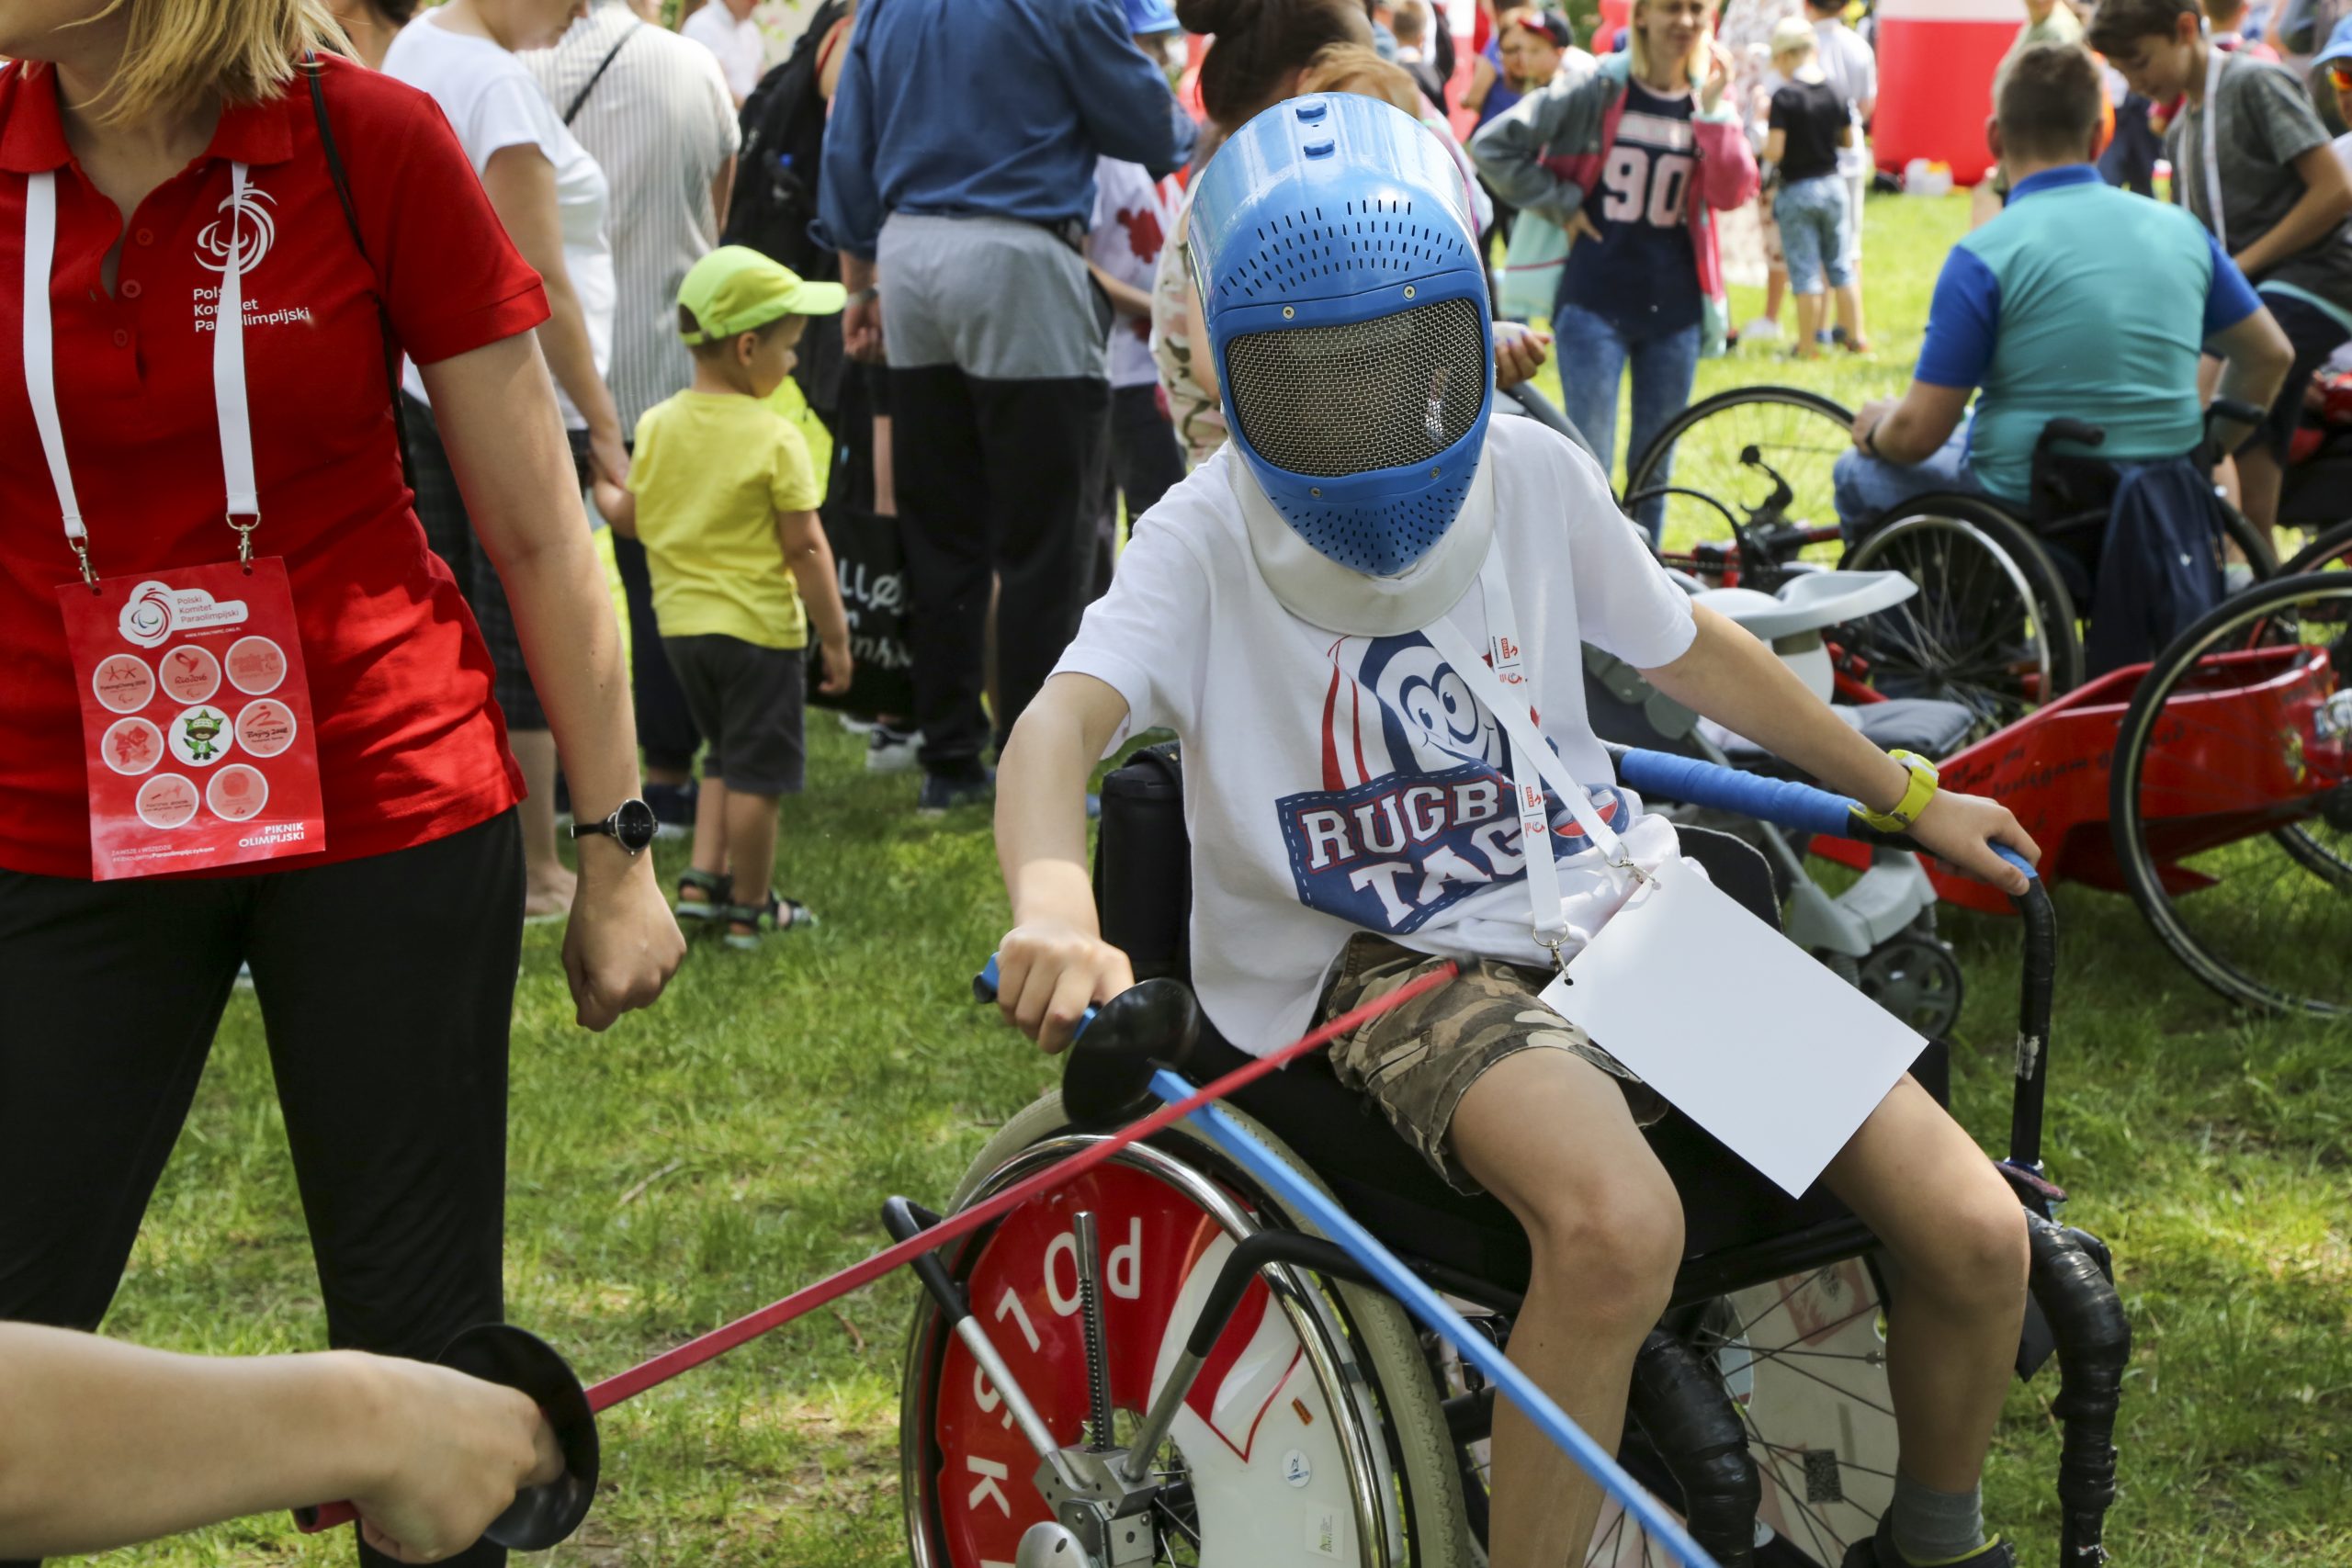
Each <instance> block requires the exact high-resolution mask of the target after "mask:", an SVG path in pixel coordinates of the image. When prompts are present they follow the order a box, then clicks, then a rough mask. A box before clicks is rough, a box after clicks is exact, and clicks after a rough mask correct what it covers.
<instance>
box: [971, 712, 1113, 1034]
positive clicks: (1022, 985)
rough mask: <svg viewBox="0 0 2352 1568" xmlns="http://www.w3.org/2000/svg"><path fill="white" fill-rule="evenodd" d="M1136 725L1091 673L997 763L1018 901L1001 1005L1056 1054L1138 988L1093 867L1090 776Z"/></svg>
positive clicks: (1008, 876) (1001, 815)
mask: <svg viewBox="0 0 2352 1568" xmlns="http://www.w3.org/2000/svg"><path fill="white" fill-rule="evenodd" d="M1126 717H1127V704H1126V699H1125V698H1124V697H1122V696H1120V695H1119V694H1118V692H1117V691H1116V690H1115V689H1114V688H1113V687H1111V686H1110V685H1108V684H1107V683H1105V682H1102V681H1098V680H1096V679H1095V678H1094V677H1093V676H1091V675H1076V674H1064V675H1056V676H1055V677H1053V678H1052V679H1051V680H1049V681H1047V682H1046V683H1045V685H1044V687H1042V688H1041V689H1040V690H1039V691H1038V693H1037V695H1036V697H1035V699H1034V700H1033V701H1032V702H1031V703H1030V704H1029V705H1028V706H1027V707H1026V708H1024V709H1023V710H1022V713H1021V719H1020V722H1019V723H1017V724H1015V725H1014V726H1013V727H1012V736H1011V738H1010V739H1007V740H1006V742H1005V747H1004V756H1003V757H1002V759H1001V761H999V762H998V764H997V781H996V786H997V787H996V852H997V862H998V863H999V864H1000V865H1001V866H1002V867H1003V870H1004V889H1005V892H1006V893H1007V894H1008V895H1010V896H1011V898H1012V931H1008V932H1007V933H1005V938H1004V941H1003V942H1001V943H1000V944H999V946H998V948H997V976H998V990H997V1000H998V1006H1000V1007H1001V1008H1002V1009H1003V1010H1004V1016H1005V1018H1006V1020H1007V1021H1010V1022H1011V1023H1012V1024H1013V1026H1014V1027H1016V1028H1018V1029H1019V1030H1020V1031H1021V1032H1023V1034H1026V1035H1028V1036H1029V1037H1030V1038H1031V1039H1033V1040H1035V1041H1036V1042H1037V1043H1038V1044H1039V1045H1041V1046H1043V1047H1044V1048H1045V1049H1046V1050H1047V1051H1058V1050H1060V1049H1061V1048H1062V1047H1063V1046H1065V1045H1067V1044H1069V1041H1070V1035H1071V1033H1072V1032H1073V1031H1074V1030H1075V1029H1076V1028H1077V1025H1078V1021H1079V1019H1080V1017H1082V1016H1083V1015H1084V1014H1085V1011H1086V1007H1087V1004H1088V1003H1089V1002H1096V1001H1107V1000H1108V999H1110V998H1113V997H1114V996H1117V995H1118V994H1119V993H1120V992H1121V991H1124V990H1125V989H1126V988H1127V987H1129V986H1132V985H1134V984H1135V973H1134V971H1133V970H1132V969H1130V968H1129V967H1128V965H1127V955H1126V954H1125V953H1122V952H1120V951H1119V950H1118V949H1117V948H1115V947H1113V946H1111V945H1110V944H1109V943H1107V942H1104V941H1103V928H1102V925H1101V923H1100V922H1099V921H1097V920H1096V919H1095V915H1094V884H1093V878H1092V876H1091V874H1089V872H1088V870H1087V861H1086V779H1087V775H1088V774H1089V773H1092V772H1093V771H1094V764H1095V762H1096V761H1099V760H1100V759H1101V757H1102V755H1103V748H1104V747H1106V746H1108V745H1109V744H1110V743H1111V738H1112V737H1113V736H1114V735H1116V734H1117V733H1118V731H1119V726H1120V725H1121V724H1122V723H1124V722H1125V719H1126Z"/></svg>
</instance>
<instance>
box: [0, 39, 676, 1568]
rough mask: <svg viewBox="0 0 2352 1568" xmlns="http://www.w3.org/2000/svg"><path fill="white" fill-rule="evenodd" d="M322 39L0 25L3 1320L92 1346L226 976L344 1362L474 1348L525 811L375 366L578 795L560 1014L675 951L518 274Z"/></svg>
mask: <svg viewBox="0 0 2352 1568" xmlns="http://www.w3.org/2000/svg"><path fill="white" fill-rule="evenodd" d="M338 37H339V35H337V34H336V32H335V30H334V24H333V22H332V20H331V19H330V17H329V14H328V12H327V10H326V8H325V5H324V0H122V3H118V4H112V5H109V4H108V3H107V0H47V3H46V4H43V5H40V6H7V7H0V54H5V55H6V56H9V57H12V58H13V59H15V60H16V61H17V62H18V63H15V64H11V65H9V66H7V67H6V68H5V69H0V997H5V998H7V1000H6V1009H5V1010H0V1318H7V1317H13V1318H23V1319H27V1320H30V1321H35V1322H44V1323H51V1324H57V1325H91V1324H95V1323H96V1321H97V1319H98V1318H99V1316H100V1314H102V1313H103V1312H104V1310H105V1308H106V1305H107V1301H108V1299H109V1298H110V1296H111V1295H112V1293H113V1292H114V1289H115V1286H116V1283H117V1281H118V1280H119V1276H120V1273H121V1270H122V1268H123V1265H124V1262H125V1260H126V1258H128V1256H129V1252H130V1246H131V1242H132V1239H133V1237H134V1235H135V1234H136V1233H137V1230H138V1227H139V1223H140V1219H141V1212H142V1210H143V1208H144V1206H145V1203H146V1201H147V1198H148V1195H149V1193H150V1191H151V1190H152V1189H153V1184H154V1181H155V1179H156V1177H157V1175H158V1173H159V1172H160V1171H161V1169H162V1168H163V1165H164V1158H165V1156H167V1155H168V1153H169V1152H170V1149H171V1146H172V1143H173V1140H174V1139H175V1136H176V1135H177V1134H178V1132H179V1128H180V1124H181V1122H182V1120H183V1119H184V1117H185V1115H186V1112H187V1107H188V1103H189V1100H190V1098H191V1096H192V1095H193V1093H194V1091H195V1088H196V1084H197V1079H198V1074H199V1072H200V1070H201V1068H202V1066H203V1062H204V1058H205V1055H206V1052H207V1049H208V1048H209V1044H210V1042H211V1039H212V1035H213V1032H214V1028H215V1025H216V1024H217V1022H218V1021H219V1019H220V1012H221V1010H222V1008H223V1006H224V1005H225V1003H226V1001H227V998H228V996H229V993H230V988H231V986H232V982H233V980H234V977H235V976H236V972H237V968H238V965H239V964H240V963H241V962H243V963H248V964H250V965H251V968H252V971H253V976H254V985H255V987H256V989H257V991H258V993H259V999H260V1002H261V1007H262V1014H263V1019H264V1021H265V1023H266V1028H267V1032H268V1037H269V1046H270V1052H271V1057H272V1062H273V1065H274V1068H275V1071H276V1075H277V1088H278V1096H279V1100H280V1102H281V1104H282V1106H283V1108H284V1111H285V1119H286V1124H287V1134H288V1141H289V1142H290V1144H291V1145H292V1150H293V1155H294V1164H295V1172H296V1176H297V1179H298V1180H299V1182H300V1188H301V1194H302V1202H303V1209H304V1213H305V1215H306V1216H307V1218H308V1221H309V1224H310V1229H311V1238H312V1244H313V1247H314V1250H315V1253H316V1256H317V1262H318V1269H319V1276H320V1281H321V1285H322V1294H323V1297H324V1302H325V1305H326V1312H327V1321H328V1330H329V1337H330V1338H331V1339H332V1340H333V1341H334V1343H335V1344H337V1345H344V1346H354V1347H357V1348H366V1349H372V1350H379V1351H389V1352H393V1353H398V1354H407V1355H419V1356H424V1357H430V1356H432V1355H434V1354H435V1352H437V1351H438V1350H439V1349H440V1348H441V1346H442V1344H443V1342H444V1341H445V1340H446V1339H447V1337H449V1336H450V1335H451V1334H452V1333H454V1332H455V1331H457V1330H458V1329H460V1328H463V1327H465V1326H467V1325H470V1324H473V1323H475V1322H478V1321H481V1320H484V1319H492V1318H496V1317H498V1316H499V1315H500V1301H501V1291H500V1251H501V1247H500V1232H501V1203H502V1197H503V1183H504V1169H503V1166H504V1148H505V1094H506V1050H507V1027H508V1021H509V1017H510V1014H511V1010H512V1005H513V993H514V987H515V972H516V967H517V964H518V957H519V955H518V951H517V950H518V942H519V937H518V932H519V930H520V927H521V916H522V897H523V879H522V867H521V860H520V854H519V850H518V840H517V833H516V827H515V801H516V798H517V794H518V785H519V781H518V778H517V774H516V772H515V764H514V761H513V759H512V758H511V757H510V755H509V754H508V751H507V748H506V744H505V738H504V732H503V724H502V721H501V718H500V716H499V712H498V709H497V706H496V705H495V704H494V703H493V701H492V697H491V679H492V671H491V662H490V659H489V657H488V655H487V653H486V652H485V651H484V649H483V648H482V645H481V639H480V637H479V636H478V635H477V633H476V631H475V629H474V626H473V622H472V620H471V618H470V616H469V615H468V613H467V610H466V607H465V601H464V599H463V597H462V596H461V595H460V594H459V592H458V587H457V585H456V583H454V582H453V581H451V580H450V577H449V575H448V572H447V570H446V569H444V568H443V567H442V566H441V565H440V564H439V563H438V562H437V561H436V560H435V559H434V558H433V557H432V556H431V555H430V554H429V553H428V551H427V550H426V548H425V544H424V535H423V532H422V531H421V530H420V528H419V527H418V525H417V522H416V519H415V517H414V515H413V513H411V511H410V508H409V493H408V491H407V490H406V488H405V486H404V485H403V483H402V478H401V453H400V449H399V444H398V441H397V437H396V432H395V422H394V415H393V403H392V401H391V397H390V388H389V385H388V377H387V369H388V359H387V343H386V337H385V333H386V331H387V330H389V333H390V339H391V344H390V348H391V351H392V353H394V354H397V353H399V352H402V351H404V352H405V353H407V354H408V355H410V356H412V357H413V359H415V360H416V361H417V362H418V363H420V364H422V365H423V366H424V379H425V381H426V383H427V384H428V386H429V387H430V388H431V389H432V393H433V400H434V402H435V406H436V407H438V408H443V409H446V410H448V411H450V412H451V414H452V416H453V417H450V418H448V419H447V420H446V422H445V424H446V431H445V438H446V439H447V442H448V445H449V456H450V458H451V460H452V463H453V464H454V466H455V468H456V470H457V472H458V477H459V479H461V481H462V483H463V486H464V489H465V492H466V497H467V502H468V505H469V511H470V512H471V513H472V516H473V520H474V524H475V526H476V528H477V530H478V531H479V534H480V536H481V540H482V542H483V544H484V545H485V546H486V547H488V549H489V550H490V552H491V553H492V556H493V557H494V558H496V561H497V564H498V568H499V571H500V574H501V575H502V576H503V578H504V580H505V581H506V582H507V584H508V587H509V590H510V597H511V599H512V602H513V605H514V611H515V621H516V623H517V626H518V628H519V630H520V633H521V639H522V643H523V646H524V649H525V650H526V653H527V654H528V655H529V657H530V663H531V666H532V671H533V674H534V676H535V677H536V679H537V684H538V689H539V692H540V694H541V695H542V697H543V698H544V700H545V703H546V706H547V710H548V718H549V721H550V725H551V727H552V728H553V730H554V732H555V735H556V737H557V739H558V741H559V742H560V745H561V748H562V750H563V756H564V761H565V766H566V771H567V773H569V775H570V777H571V782H572V798H573V801H574V803H575V806H576V808H577V813H578V817H579V820H580V821H581V823H582V830H583V832H584V833H585V834H586V835H587V836H585V837H583V838H582V840H581V843H580V857H579V858H580V887H579V895H578V901H577V903H576V904H575V906H574V909H573V914H572V918H571V923H570V927H569V930H568V931H567V933H566V937H565V942H564V963H565V968H566V971H567V973H568V975H569V976H570V979H571V988H572V994H573V997H574V998H575V1000H576V1003H577V1008H578V1015H579V1018H580V1021H581V1022H582V1023H583V1024H585V1025H587V1026H588V1027H590V1028H595V1029H601V1028H603V1027H605V1025H607V1024H609V1023H610V1022H611V1021H613V1019H614V1018H616V1016H617V1015H618V1014H619V1013H621V1012H622V1011H625V1010H628V1009H630V1008H634V1007H642V1006H645V1005H647V1004H648V1003H650V1001H651V1000H652V999H653V998H654V997H655V996H657V995H658V994H659V993H660V991H661V988H662V985H663V983H664V982H665V981H666V979H667V977H668V976H669V975H670V973H671V971H672V970H673V968H674V967H675V965H676V964H677V961H678V958H679V956H680V954H681V953H682V952H683V944H682V942H680V940H679V937H678V933H677V929H676V927H675V925H674V924H673V922H672V920H671V919H670V916H669V913H668V911H667V909H666V908H665V907H664V904H663V900H662V897H661V893H660V889H659V888H658V887H657V886H656V885H655V883H654V880H653V876H652V868H651V865H650V857H646V856H643V855H641V854H639V853H638V852H636V850H635V849H632V847H631V846H632V845H633V844H634V845H636V846H637V848H639V849H641V847H642V844H641V837H642V835H641V834H640V831H639V829H645V830H646V831H648V832H650V814H647V813H644V812H643V811H642V807H641V803H638V802H636V801H635V798H634V797H635V796H636V795H637V792H638V779H637V766H636V756H637V747H636V740H635V737H634V735H633V733H632V728H631V723H630V717H629V707H628V685H627V682H626V680H625V678H624V676H623V673H622V669H621V664H620V660H619V655H618V649H617V646H616V627H615V626H614V622H613V617H612V613H611V610H610V608H609V604H608V602H607V600H606V598H605V588H604V583H603V580H602V577H601V574H600V572H599V570H598V569H597V567H596V564H595V561H594V557H593V555H592V554H591V552H590V548H589V545H588V537H589V536H588V531H587V529H586V527H585V525H584V524H583V521H582V514H581V511H580V502H579V499H578V494H577V491H575V490H574V488H573V485H572V473H571V457H570V454H569V451H568V449H567V446H566V444H565V441H564V435H563V430H562V425H561V423H560V420H559V419H558V417H557V414H556V409H555V401H554V396H553V393H552V391H551V389H550V387H549V384H548V372H547V370H546V368H545V367H544V365H543V364H542V362H541V361H540V359H539V357H538V355H537V349H536V347H535V346H534V344H533V340H532V336H531V330H532V328H533V327H534V326H536V325H537V323H538V322H539V321H542V320H543V319H544V318H545V317H546V314H547V305H546V301H545V298H544V296H543V294H542V293H541V290H540V288H539V284H538V279H537V276H535V275H534V274H533V273H532V272H531V271H530V269H529V268H527V267H526V266H525V265H523V264H522V262H521V261H520V260H519V259H518V258H517V256H516V255H515V251H514V248H513V247H512V246H511V245H510V244H509V243H508V242H507V239H506V236H505V233H504V231H503V229H502V228H501V226H500V224H499V221H498V219H497V217H496V216H495V215H494V214H493V213H492V210H491V208H490V204H489V202H488V200H487V199H486V198H485V197H484V196H483V195H482V190H481V185H480V183H479V182H478V181H477V180H476V178H475V176H474V175H473V172H472V170H471V168H470V167H469V165H468V164H467V161H466V158H465V155H464V153H463V152H461V151H460V150H459V148H458V142H457V140H456V138H455V137H454V136H453V135H452V134H451V132H450V130H449V128H448V126H447V123H446V121H444V120H443V118H442V117H441V115H440V113H439V111H438V110H436V109H435V107H434V106H433V104H432V102H431V101H430V100H429V99H427V98H425V97H424V96H422V95H421V94H418V93H417V92H415V91H413V89H411V88H408V87H405V86H403V85H401V84H399V83H397V82H394V81H391V80H389V79H387V78H384V77H381V76H377V75H374V74H371V73H368V72H367V71H365V70H363V69H361V68H360V67H358V66H356V65H353V64H349V63H347V62H344V61H342V60H341V59H337V58H323V59H321V60H320V61H319V65H318V69H317V71H316V73H315V75H314V76H313V75H312V74H311V73H306V72H304V71H303V70H302V69H301V65H302V62H304V61H305V59H306V58H308V57H310V56H311V53H312V51H316V50H319V49H321V48H322V47H323V46H324V45H326V44H327V43H328V42H329V40H331V39H337V38H338ZM322 130H325V131H327V132H331V136H330V135H322ZM337 164H339V165H340V175H338V173H337V168H336V165H337ZM346 200H347V202H348V206H347V207H346V205H345V204H346ZM606 814H610V815H609V816H607V815H606ZM600 829H601V831H600ZM367 1556H368V1554H367V1553H364V1552H363V1557H367ZM496 1560H497V1554H496V1553H495V1552H494V1551H493V1552H490V1553H486V1554H482V1555H480V1556H476V1555H471V1554H469V1555H468V1556H467V1557H465V1558H463V1559H461V1561H464V1562H494V1561H496Z"/></svg>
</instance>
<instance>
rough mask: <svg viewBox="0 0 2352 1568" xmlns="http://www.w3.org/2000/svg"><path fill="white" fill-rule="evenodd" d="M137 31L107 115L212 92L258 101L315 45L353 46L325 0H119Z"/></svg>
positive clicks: (116, 4) (171, 105) (289, 76)
mask: <svg viewBox="0 0 2352 1568" xmlns="http://www.w3.org/2000/svg"><path fill="white" fill-rule="evenodd" d="M118 12H119V13H123V14H125V15H127V16H128V17H129V19H130V36H129V38H128V39H126V40H125V42H124V44H123V50H122V64H121V65H120V66H119V68H118V69H117V70H116V72H115V73H114V80H113V81H111V82H109V83H108V84H107V104H106V108H105V111H104V118H107V119H109V120H113V121H116V122H118V123H119V122H120V121H124V120H131V119H139V118H144V117H146V116H148V115H151V114H153V113H155V112H157V111H159V110H169V109H180V108H187V107H190V106H192V105H194V104H197V103H199V102H201V101H202V100H203V99H204V98H205V97H206V96H219V97H220V100H221V101H222V102H224V103H229V104H257V103H265V102H266V101H268V100H269V99H271V98H274V97H276V96H277V95H278V94H279V93H281V92H282V91H284V90H285V88H286V86H287V85H288V83H290V82H292V81H293V80H294V74H295V72H296V71H297V70H298V69H299V68H300V64H301V61H302V57H303V56H304V55H305V54H307V53H309V52H310V51H313V50H328V51H334V52H335V53H338V54H348V53H350V52H351V45H350V42H349V40H348V39H346V38H345V36H344V31H343V28H342V25H341V24H340V23H338V22H337V21H336V20H335V19H334V13H333V12H331V11H329V10H328V9H327V6H326V0H113V4H112V5H110V6H107V9H106V10H104V11H101V12H100V13H98V15H99V16H101V17H109V16H113V15H115V14H117V13H118Z"/></svg>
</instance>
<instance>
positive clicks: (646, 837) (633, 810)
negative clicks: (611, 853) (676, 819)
mask: <svg viewBox="0 0 2352 1568" xmlns="http://www.w3.org/2000/svg"><path fill="white" fill-rule="evenodd" d="M660 826H661V824H660V823H659V822H657V821H656V820H655V819H654V816H653V807H650V806H648V805H646V804H645V802H643V801H641V800H624V801H622V802H621V806H620V809H619V810H617V811H616V812H614V813H613V837H615V838H616V839H618V840H620V841H621V847H622V848H624V849H626V850H628V852H629V853H631V854H636V853H637V852H639V851H640V850H642V849H644V848H645V846H646V845H648V844H650V843H651V842H652V841H653V833H654V829H657V828H658V827H660Z"/></svg>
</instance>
